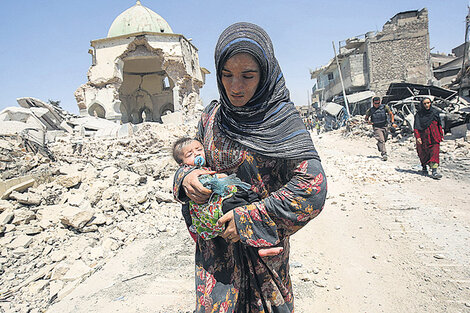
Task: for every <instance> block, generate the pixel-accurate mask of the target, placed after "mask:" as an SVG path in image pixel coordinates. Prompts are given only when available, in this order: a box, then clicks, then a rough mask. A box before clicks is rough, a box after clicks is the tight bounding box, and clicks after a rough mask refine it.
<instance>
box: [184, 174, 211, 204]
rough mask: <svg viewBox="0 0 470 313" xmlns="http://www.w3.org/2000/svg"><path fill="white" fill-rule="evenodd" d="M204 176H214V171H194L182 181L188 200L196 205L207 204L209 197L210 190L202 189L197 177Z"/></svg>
mask: <svg viewBox="0 0 470 313" xmlns="http://www.w3.org/2000/svg"><path fill="white" fill-rule="evenodd" d="M204 174H215V171H206V170H194V171H192V172H191V173H189V174H188V175H186V177H185V178H184V180H183V184H182V185H183V188H184V191H185V192H186V195H187V196H188V197H189V199H191V200H193V201H194V202H196V203H198V204H202V203H205V202H207V200H208V199H209V197H210V195H211V193H212V192H211V191H210V189H207V188H206V187H204V186H203V185H202V184H201V182H200V181H199V179H198V177H199V176H201V175H204Z"/></svg>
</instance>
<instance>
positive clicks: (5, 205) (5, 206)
mask: <svg viewBox="0 0 470 313" xmlns="http://www.w3.org/2000/svg"><path fill="white" fill-rule="evenodd" d="M13 208H14V206H13V204H11V202H10V201H7V200H0V212H3V211H5V210H13Z"/></svg>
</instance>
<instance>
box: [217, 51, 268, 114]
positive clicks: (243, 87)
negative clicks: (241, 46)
mask: <svg viewBox="0 0 470 313" xmlns="http://www.w3.org/2000/svg"><path fill="white" fill-rule="evenodd" d="M260 75H261V74H260V69H259V65H258V62H256V60H255V59H254V58H253V57H252V56H251V55H250V54H248V53H238V54H235V55H234V56H233V57H231V58H230V59H228V60H227V62H225V65H224V67H223V69H222V85H224V89H225V93H226V94H227V97H228V99H229V100H230V102H231V103H232V105H233V106H236V107H242V106H244V105H245V104H247V103H248V101H250V99H251V98H252V97H253V95H254V94H255V92H256V89H257V88H258V84H259V81H260Z"/></svg>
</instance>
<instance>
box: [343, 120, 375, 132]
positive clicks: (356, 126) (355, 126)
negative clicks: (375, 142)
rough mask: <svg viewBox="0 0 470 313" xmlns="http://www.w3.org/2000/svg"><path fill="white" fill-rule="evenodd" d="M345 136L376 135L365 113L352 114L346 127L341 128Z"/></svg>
mask: <svg viewBox="0 0 470 313" xmlns="http://www.w3.org/2000/svg"><path fill="white" fill-rule="evenodd" d="M341 131H342V133H343V135H344V136H361V137H364V136H367V137H372V136H373V135H374V133H373V131H372V127H371V126H370V125H369V124H368V123H367V122H366V121H365V119H364V116H363V115H354V116H351V117H350V118H349V120H348V122H347V125H346V127H345V128H342V129H341Z"/></svg>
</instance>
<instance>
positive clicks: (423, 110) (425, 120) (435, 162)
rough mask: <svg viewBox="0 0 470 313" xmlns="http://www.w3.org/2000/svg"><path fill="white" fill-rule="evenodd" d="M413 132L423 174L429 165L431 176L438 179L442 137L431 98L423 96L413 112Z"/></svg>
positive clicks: (439, 176)
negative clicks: (416, 109)
mask: <svg viewBox="0 0 470 313" xmlns="http://www.w3.org/2000/svg"><path fill="white" fill-rule="evenodd" d="M414 134H415V137H416V150H417V151H418V157H419V160H420V161H421V166H422V167H423V169H422V172H423V174H425V175H427V174H428V170H427V168H426V166H427V165H429V168H430V169H431V171H432V172H431V177H432V178H434V179H440V178H441V177H442V175H441V174H440V173H438V171H437V169H438V167H439V143H440V142H441V141H442V138H443V134H444V133H443V131H442V126H441V120H440V118H439V112H438V111H437V110H436V109H435V108H433V107H432V103H431V99H429V98H423V99H422V100H421V102H420V104H419V107H418V112H417V113H416V114H415V122H414Z"/></svg>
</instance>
